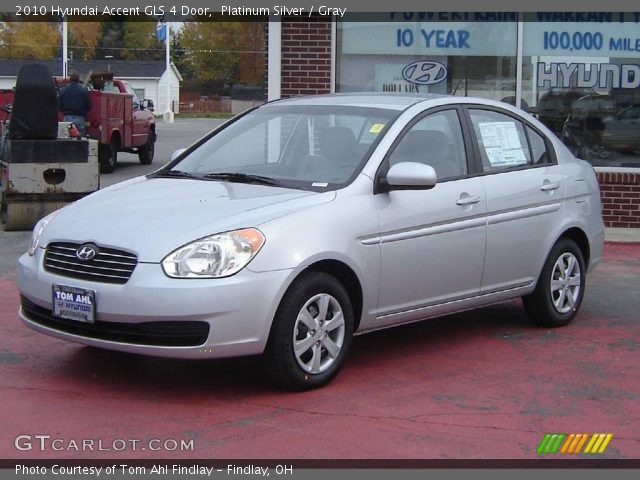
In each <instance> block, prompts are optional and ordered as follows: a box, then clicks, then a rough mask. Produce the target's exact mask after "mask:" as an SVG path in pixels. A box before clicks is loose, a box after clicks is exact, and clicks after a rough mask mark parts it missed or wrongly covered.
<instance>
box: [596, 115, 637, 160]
mask: <svg viewBox="0 0 640 480" xmlns="http://www.w3.org/2000/svg"><path fill="white" fill-rule="evenodd" d="M603 124H604V130H603V132H602V145H603V146H604V147H606V148H609V149H611V150H616V151H619V152H623V153H634V152H636V151H638V150H640V105H632V106H630V107H627V108H625V109H623V110H621V111H620V112H618V113H616V114H615V115H610V116H608V117H606V118H605V119H604V120H603Z"/></svg>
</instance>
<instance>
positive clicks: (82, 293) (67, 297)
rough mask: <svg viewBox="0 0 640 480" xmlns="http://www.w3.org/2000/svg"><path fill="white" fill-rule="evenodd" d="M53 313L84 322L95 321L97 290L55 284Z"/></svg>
mask: <svg viewBox="0 0 640 480" xmlns="http://www.w3.org/2000/svg"><path fill="white" fill-rule="evenodd" d="M53 315H54V316H55V317H60V318H65V319H67V320H74V321H77V322H83V323H94V322H95V315H96V292H95V291H94V290H87V289H85V288H77V287H69V286H66V285H54V286H53Z"/></svg>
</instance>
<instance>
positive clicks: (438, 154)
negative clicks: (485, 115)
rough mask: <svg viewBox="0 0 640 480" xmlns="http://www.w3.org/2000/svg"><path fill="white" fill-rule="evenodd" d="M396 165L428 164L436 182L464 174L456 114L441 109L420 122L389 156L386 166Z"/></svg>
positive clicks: (463, 161)
mask: <svg viewBox="0 0 640 480" xmlns="http://www.w3.org/2000/svg"><path fill="white" fill-rule="evenodd" d="M399 162H418V163H424V164H427V165H431V166H432V167H433V168H434V170H435V171H436V174H437V175H438V181H439V182H440V181H443V180H447V179H450V178H455V177H460V176H462V175H466V174H467V156H466V152H465V149H464V140H463V138H462V129H461V127H460V119H459V118H458V113H457V112H456V111H455V110H445V111H442V112H437V113H432V114H431V115H427V116H426V117H424V118H422V119H420V120H419V121H418V122H417V123H416V124H415V125H413V126H412V127H411V129H410V130H409V131H408V132H407V133H406V134H405V135H404V136H403V137H402V139H401V140H400V143H398V145H397V146H396V148H395V149H394V150H393V152H392V153H391V156H390V157H389V166H391V165H394V164H396V163H399Z"/></svg>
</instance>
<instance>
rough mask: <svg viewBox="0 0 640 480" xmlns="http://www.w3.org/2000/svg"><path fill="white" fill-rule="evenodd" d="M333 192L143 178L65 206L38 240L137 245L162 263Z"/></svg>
mask: <svg viewBox="0 0 640 480" xmlns="http://www.w3.org/2000/svg"><path fill="white" fill-rule="evenodd" d="M334 198H335V192H323V193H316V192H308V191H302V190H294V189H289V188H280V187H270V186H264V185H252V184H243V183H230V182H221V181H203V180H192V179H182V178H179V179H173V178H146V177H138V178H134V179H132V180H128V181H126V182H122V183H119V184H116V185H113V186H112V187H109V188H106V189H104V190H100V191H98V192H96V193H94V194H92V195H89V196H87V197H85V198H83V199H81V200H78V201H77V202H75V203H72V204H71V205H68V206H67V207H65V208H63V209H62V210H60V211H59V212H58V213H57V214H56V215H54V216H53V218H52V219H51V221H50V222H49V224H48V226H47V228H46V229H45V231H44V233H43V235H42V238H41V241H40V245H41V246H43V245H47V244H48V243H49V242H55V241H70V242H79V243H84V242H93V243H96V244H97V245H100V246H104V247H111V248H118V249H122V250H128V251H131V252H133V253H135V254H136V255H137V256H138V261H140V262H160V261H161V260H162V259H163V258H164V257H165V256H166V255H168V254H169V253H171V252H172V251H173V250H175V249H176V248H178V247H181V246H182V245H184V244H186V243H189V242H191V241H193V240H197V239H199V238H202V237H206V236H207V235H213V234H216V233H221V232H225V231H229V230H235V229H238V228H248V227H258V228H259V226H260V224H263V223H265V222H268V221H269V220H272V219H274V218H278V217H281V216H283V215H286V214H288V213H291V212H293V211H298V210H300V209H302V208H306V207H308V206H313V205H318V204H320V203H325V202H329V201H331V200H333V199H334Z"/></svg>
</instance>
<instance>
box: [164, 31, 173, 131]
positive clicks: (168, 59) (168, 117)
mask: <svg viewBox="0 0 640 480" xmlns="http://www.w3.org/2000/svg"><path fill="white" fill-rule="evenodd" d="M165 29H166V30H165V31H166V38H165V56H166V64H167V65H166V71H167V110H166V111H165V112H164V121H165V122H169V123H171V122H173V111H172V110H171V54H170V51H169V48H170V43H171V33H170V32H171V29H170V28H169V22H166V23H165Z"/></svg>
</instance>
